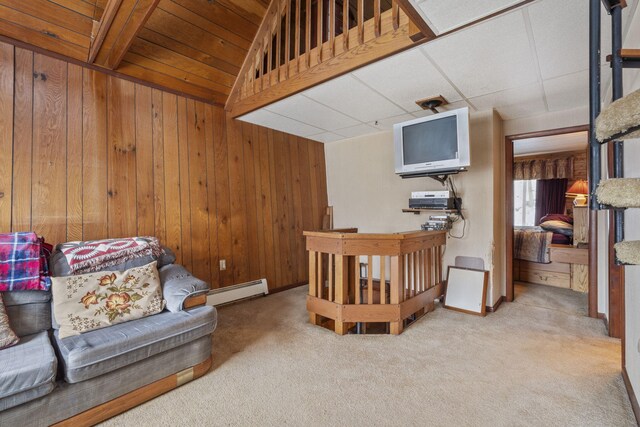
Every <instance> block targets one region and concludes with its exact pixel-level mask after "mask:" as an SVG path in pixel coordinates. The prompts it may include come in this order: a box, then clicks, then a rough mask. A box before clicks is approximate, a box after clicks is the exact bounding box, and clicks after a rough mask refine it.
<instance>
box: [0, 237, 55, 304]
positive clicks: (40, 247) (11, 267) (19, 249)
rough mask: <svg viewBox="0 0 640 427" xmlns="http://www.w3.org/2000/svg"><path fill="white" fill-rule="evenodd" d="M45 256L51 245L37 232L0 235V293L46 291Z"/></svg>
mask: <svg viewBox="0 0 640 427" xmlns="http://www.w3.org/2000/svg"><path fill="white" fill-rule="evenodd" d="M48 254H49V255H50V254H51V246H50V245H47V244H46V243H44V239H41V238H38V236H37V235H36V233H31V232H28V233H27V232H25V233H8V234H0V292H6V291H46V290H49V288H50V287H51V278H50V277H48V276H49V268H48V265H47V255H48Z"/></svg>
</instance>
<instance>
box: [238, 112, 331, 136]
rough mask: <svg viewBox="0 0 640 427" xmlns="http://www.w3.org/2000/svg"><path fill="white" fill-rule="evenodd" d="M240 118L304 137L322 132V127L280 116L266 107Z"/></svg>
mask: <svg viewBox="0 0 640 427" xmlns="http://www.w3.org/2000/svg"><path fill="white" fill-rule="evenodd" d="M239 120H242V121H244V122H249V123H253V124H254V125H259V126H264V127H267V128H269V129H275V130H279V131H282V132H286V133H290V134H292V135H298V136H303V137H304V136H309V135H314V134H317V133H320V132H322V129H318V128H317V127H314V126H309V125H307V124H305V123H300V122H298V121H295V120H292V119H290V118H288V117H283V116H280V115H278V114H275V113H272V112H271V111H268V110H265V109H261V110H256V111H254V112H252V113H249V114H245V115H244V116H242V117H240V118H239Z"/></svg>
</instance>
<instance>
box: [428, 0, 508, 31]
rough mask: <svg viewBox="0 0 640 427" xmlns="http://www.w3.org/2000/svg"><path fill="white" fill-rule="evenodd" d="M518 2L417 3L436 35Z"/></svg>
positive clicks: (455, 0)
mask: <svg viewBox="0 0 640 427" xmlns="http://www.w3.org/2000/svg"><path fill="white" fill-rule="evenodd" d="M519 2H520V1H519V0H473V1H469V0H446V1H443V0H424V1H421V2H420V3H419V8H420V10H421V12H422V13H423V14H424V16H425V17H426V18H427V19H428V20H429V22H431V23H432V24H433V25H434V26H435V29H436V30H437V31H438V33H443V32H446V31H449V30H452V29H454V28H457V27H460V26H462V25H465V24H468V23H470V22H473V21H475V20H477V19H480V18H483V17H485V16H488V15H491V14H492V13H494V12H498V11H500V10H502V9H505V8H507V7H509V6H513V5H514V4H517V3H519Z"/></svg>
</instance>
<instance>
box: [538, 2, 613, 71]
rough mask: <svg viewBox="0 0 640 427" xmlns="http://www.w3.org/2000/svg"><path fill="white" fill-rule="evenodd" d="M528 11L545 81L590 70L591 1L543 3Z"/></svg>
mask: <svg viewBox="0 0 640 427" xmlns="http://www.w3.org/2000/svg"><path fill="white" fill-rule="evenodd" d="M603 9H604V8H603ZM528 11H529V19H530V20H531V29H532V30H533V38H534V41H535V46H536V51H537V53H538V60H539V63H540V71H541V73H542V78H543V80H544V79H549V78H553V77H558V76H562V75H565V74H570V73H575V72H577V71H582V70H585V69H587V68H589V3H588V2H586V1H583V0H563V1H560V2H559V1H555V0H543V1H540V2H536V3H534V4H532V5H531V6H529V8H528Z"/></svg>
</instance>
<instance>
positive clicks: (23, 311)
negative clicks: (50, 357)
mask: <svg viewBox="0 0 640 427" xmlns="http://www.w3.org/2000/svg"><path fill="white" fill-rule="evenodd" d="M3 299H4V305H5V307H6V309H7V315H8V316H9V324H10V325H11V329H13V330H14V332H15V333H16V334H17V335H18V336H20V337H22V336H25V335H31V334H35V333H38V332H42V331H46V330H48V329H51V303H50V301H51V292H50V291H20V292H5V293H4V294H3Z"/></svg>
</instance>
